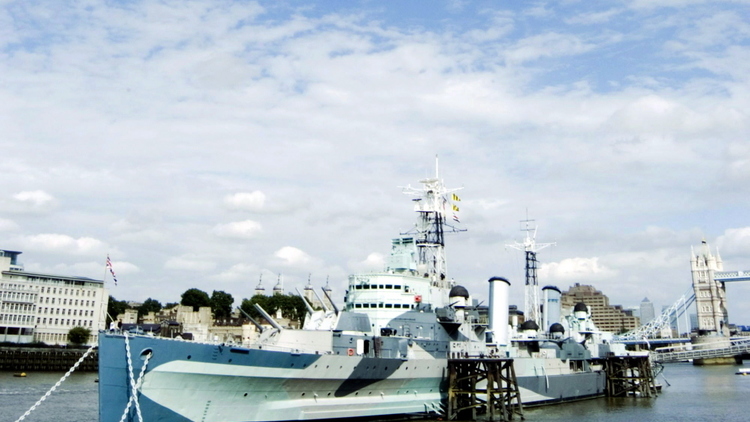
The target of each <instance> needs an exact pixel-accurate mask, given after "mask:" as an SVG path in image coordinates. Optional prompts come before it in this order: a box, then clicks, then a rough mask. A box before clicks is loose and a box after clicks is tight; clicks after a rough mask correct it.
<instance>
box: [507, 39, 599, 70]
mask: <svg viewBox="0 0 750 422" xmlns="http://www.w3.org/2000/svg"><path fill="white" fill-rule="evenodd" d="M593 48H594V45H593V44H591V43H587V42H585V41H584V40H582V39H581V38H579V37H577V36H575V35H570V34H560V33H554V32H550V33H546V34H541V35H534V36H531V37H528V38H524V39H522V40H520V41H519V42H517V43H516V44H515V45H514V46H512V47H509V48H508V49H507V52H506V53H505V58H506V59H507V60H508V61H509V62H511V63H514V64H521V63H524V62H528V61H532V60H537V59H540V58H542V57H560V56H574V55H578V54H581V53H585V52H587V51H590V50H591V49H593Z"/></svg>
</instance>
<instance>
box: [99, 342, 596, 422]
mask: <svg viewBox="0 0 750 422" xmlns="http://www.w3.org/2000/svg"><path fill="white" fill-rule="evenodd" d="M127 346H129V348H130V351H131V359H130V365H129V364H128V359H127V353H126V348H127V347H126V341H125V337H123V336H121V335H110V334H102V335H100V353H99V357H100V358H99V359H100V362H99V393H100V394H99V400H100V406H99V414H100V418H99V420H100V422H116V421H120V420H121V417H122V415H123V413H125V409H126V407H127V406H128V401H129V400H130V396H131V391H132V386H131V378H132V380H133V382H135V381H137V379H138V377H139V374H140V372H141V369H142V367H143V365H144V363H145V359H144V358H145V356H146V355H147V354H148V352H150V353H151V354H150V357H149V359H148V363H147V367H146V371H145V375H144V377H143V380H142V385H141V386H140V388H139V394H138V395H137V404H138V408H139V410H140V412H141V413H142V415H144V418H145V419H147V420H149V421H164V422H182V421H205V422H210V421H223V422H230V421H234V422H250V421H287V420H320V419H335V418H377V417H381V418H382V417H388V416H396V415H410V414H429V413H440V411H441V409H442V406H443V403H444V400H445V398H446V396H447V387H448V386H447V382H446V380H447V359H439V358H438V359H435V358H431V359H386V358H367V357H359V356H346V355H343V356H342V355H335V354H308V353H291V352H289V351H279V350H268V349H255V348H253V349H245V348H238V347H230V346H224V345H211V344H202V343H192V342H185V341H175V340H169V339H161V338H154V337H142V336H137V337H129V338H128V340H127ZM515 362H516V374H517V378H518V385H519V389H520V394H521V398H522V400H523V402H524V404H527V405H528V404H542V403H551V402H559V401H568V400H576V399H583V398H588V397H595V396H600V395H602V394H603V392H604V385H605V381H604V374H603V373H602V372H601V371H593V372H579V373H565V372H564V369H565V367H563V366H559V360H556V359H530V358H529V359H523V358H522V359H517V360H516V361H515ZM131 370H132V374H133V375H132V377H131V376H130V375H129V374H130V372H131ZM137 411H138V409H136V406H135V403H132V404H131V406H130V409H129V410H128V412H127V413H128V417H127V418H126V420H137V419H138V418H137Z"/></svg>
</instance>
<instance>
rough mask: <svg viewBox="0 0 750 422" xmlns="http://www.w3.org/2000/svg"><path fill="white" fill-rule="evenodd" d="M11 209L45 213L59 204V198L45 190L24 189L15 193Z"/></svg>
mask: <svg viewBox="0 0 750 422" xmlns="http://www.w3.org/2000/svg"><path fill="white" fill-rule="evenodd" d="M13 201H14V205H15V206H12V207H11V211H15V212H24V211H26V212H34V213H44V212H48V211H50V210H52V209H54V208H55V207H56V206H57V200H56V199H55V198H54V197H53V196H52V195H50V194H48V193H47V192H45V191H43V190H34V191H23V192H18V193H16V194H14V195H13Z"/></svg>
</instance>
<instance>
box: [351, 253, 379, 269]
mask: <svg viewBox="0 0 750 422" xmlns="http://www.w3.org/2000/svg"><path fill="white" fill-rule="evenodd" d="M349 268H350V269H351V270H352V271H382V270H384V269H385V255H383V254H382V253H378V252H372V253H370V254H369V255H367V258H365V260H364V261H358V262H353V263H351V264H350V265H349Z"/></svg>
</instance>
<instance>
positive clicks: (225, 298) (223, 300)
mask: <svg viewBox="0 0 750 422" xmlns="http://www.w3.org/2000/svg"><path fill="white" fill-rule="evenodd" d="M233 303H234V297H232V295H231V294H229V293H227V292H225V291H222V290H214V291H213V293H211V311H213V313H214V318H216V319H222V318H229V317H230V316H232V304H233Z"/></svg>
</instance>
